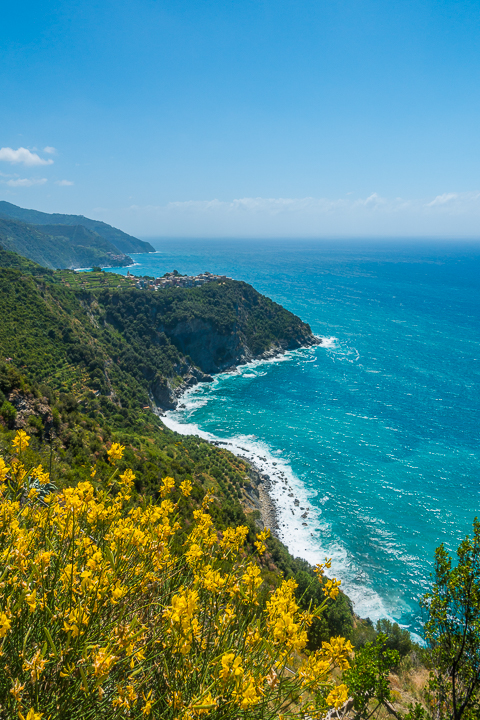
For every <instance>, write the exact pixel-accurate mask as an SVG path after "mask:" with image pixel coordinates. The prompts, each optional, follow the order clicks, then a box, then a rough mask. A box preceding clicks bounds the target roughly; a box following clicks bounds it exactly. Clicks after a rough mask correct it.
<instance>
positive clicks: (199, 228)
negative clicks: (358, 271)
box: [101, 191, 480, 238]
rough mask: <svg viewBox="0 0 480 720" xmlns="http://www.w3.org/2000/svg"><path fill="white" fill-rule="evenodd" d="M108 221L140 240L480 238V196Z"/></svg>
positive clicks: (194, 206)
mask: <svg viewBox="0 0 480 720" xmlns="http://www.w3.org/2000/svg"><path fill="white" fill-rule="evenodd" d="M101 215H102V219H104V220H105V221H106V222H111V223H113V224H114V225H115V224H117V225H119V224H121V227H122V228H124V229H125V230H127V232H131V233H133V234H134V235H135V234H137V235H138V234H140V235H142V234H143V235H145V236H147V235H149V236H151V237H155V236H160V235H171V236H191V237H208V236H210V237H319V238H320V237H340V236H341V237H409V236H410V237H451V238H455V237H458V238H461V237H475V238H478V237H480V192H477V191H472V192H466V193H459V192H445V193H443V194H440V195H437V196H436V197H434V198H432V197H430V198H402V197H394V198H388V197H383V196H381V195H380V194H379V193H375V192H373V193H370V194H368V195H366V196H364V197H358V196H357V197H355V196H354V195H352V194H350V193H349V194H348V196H347V195H346V196H344V197H340V198H325V197H323V198H314V197H304V198H264V197H243V198H236V199H233V200H219V199H211V200H183V201H176V202H169V203H167V204H164V205H149V206H138V205H132V206H130V207H129V208H125V210H124V211H123V212H122V213H121V214H120V215H119V214H116V213H113V212H112V211H107V210H105V211H104V212H102V213H101Z"/></svg>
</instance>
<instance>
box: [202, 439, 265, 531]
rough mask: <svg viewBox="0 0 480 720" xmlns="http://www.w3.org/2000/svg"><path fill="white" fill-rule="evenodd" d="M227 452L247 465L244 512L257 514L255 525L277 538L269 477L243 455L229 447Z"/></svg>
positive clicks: (217, 442)
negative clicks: (249, 482) (247, 479)
mask: <svg viewBox="0 0 480 720" xmlns="http://www.w3.org/2000/svg"><path fill="white" fill-rule="evenodd" d="M212 445H216V446H217V447H225V446H226V445H229V443H227V442H222V441H213V442H212ZM228 450H229V452H233V454H234V455H236V456H237V457H239V458H241V459H242V460H243V462H244V463H246V464H247V465H248V467H249V468H250V469H249V472H248V476H249V478H250V481H251V485H250V486H247V487H244V488H243V502H242V505H243V508H244V510H245V512H247V513H249V512H255V511H257V512H259V513H260V517H259V518H257V519H256V523H257V525H258V526H259V527H260V529H261V530H264V529H265V528H268V529H269V530H270V532H271V533H272V535H275V536H276V537H278V529H279V525H278V515H277V509H276V507H275V503H274V501H273V499H272V497H271V495H270V487H271V480H270V476H269V475H266V474H265V473H262V471H261V470H260V469H259V468H258V467H257V466H256V465H255V464H254V463H253V462H252V461H251V460H249V459H248V458H246V457H245V456H244V455H241V454H239V453H238V452H234V451H233V450H232V449H231V448H230V447H229V448H228Z"/></svg>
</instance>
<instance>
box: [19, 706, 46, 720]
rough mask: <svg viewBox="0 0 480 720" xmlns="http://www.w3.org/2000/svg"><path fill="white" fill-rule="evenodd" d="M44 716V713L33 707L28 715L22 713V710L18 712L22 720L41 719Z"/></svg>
mask: <svg viewBox="0 0 480 720" xmlns="http://www.w3.org/2000/svg"><path fill="white" fill-rule="evenodd" d="M42 716H43V713H37V712H35V710H34V709H33V708H30V710H29V711H28V713H27V715H26V716H25V715H22V713H21V712H19V713H18V717H19V718H20V720H41V718H42Z"/></svg>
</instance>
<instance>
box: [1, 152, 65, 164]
mask: <svg viewBox="0 0 480 720" xmlns="http://www.w3.org/2000/svg"><path fill="white" fill-rule="evenodd" d="M0 160H4V161H5V162H9V163H12V164H15V163H21V164H23V165H27V166H28V167H32V166H34V165H52V164H53V160H52V159H51V158H49V159H48V160H45V159H44V158H41V157H40V156H39V155H37V153H34V152H30V150H27V148H24V147H21V148H18V150H13V148H9V147H4V148H0Z"/></svg>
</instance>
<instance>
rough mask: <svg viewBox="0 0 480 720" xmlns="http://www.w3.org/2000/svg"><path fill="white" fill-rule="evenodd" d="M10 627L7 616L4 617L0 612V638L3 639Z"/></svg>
mask: <svg viewBox="0 0 480 720" xmlns="http://www.w3.org/2000/svg"><path fill="white" fill-rule="evenodd" d="M11 627H12V623H11V622H10V620H9V618H8V617H7V615H5V613H4V612H0V638H3V637H5V635H6V634H7V633H8V631H9V630H10V628H11Z"/></svg>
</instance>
